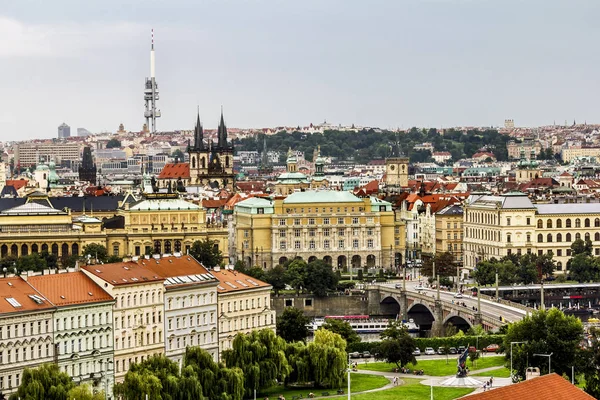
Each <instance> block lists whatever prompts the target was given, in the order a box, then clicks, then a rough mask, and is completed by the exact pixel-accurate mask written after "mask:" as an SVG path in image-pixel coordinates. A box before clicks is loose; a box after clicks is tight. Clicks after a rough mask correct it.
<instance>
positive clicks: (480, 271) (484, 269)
mask: <svg viewBox="0 0 600 400" xmlns="http://www.w3.org/2000/svg"><path fill="white" fill-rule="evenodd" d="M496 265H497V262H495V261H480V262H479V263H477V266H476V267H475V268H474V269H473V272H472V273H471V275H472V276H473V279H475V281H476V282H477V283H478V284H479V285H480V286H481V285H491V284H493V283H494V282H495V281H496V278H495V274H496Z"/></svg>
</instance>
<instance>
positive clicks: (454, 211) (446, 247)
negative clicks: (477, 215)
mask: <svg viewBox="0 0 600 400" xmlns="http://www.w3.org/2000/svg"><path fill="white" fill-rule="evenodd" d="M435 241H436V255H440V254H442V253H446V252H448V253H451V254H452V256H453V257H454V260H455V262H456V263H458V265H462V263H463V208H462V206H461V205H459V204H453V205H449V206H446V207H444V208H443V209H441V210H440V211H438V212H437V213H436V214H435Z"/></svg>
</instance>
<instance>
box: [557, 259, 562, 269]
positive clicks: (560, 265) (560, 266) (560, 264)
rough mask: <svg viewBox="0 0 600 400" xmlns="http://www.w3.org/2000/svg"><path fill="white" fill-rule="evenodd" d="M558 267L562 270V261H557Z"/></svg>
mask: <svg viewBox="0 0 600 400" xmlns="http://www.w3.org/2000/svg"><path fill="white" fill-rule="evenodd" d="M556 269H557V270H558V271H562V263H561V262H560V261H559V262H557V263H556Z"/></svg>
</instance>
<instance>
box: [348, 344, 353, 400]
mask: <svg viewBox="0 0 600 400" xmlns="http://www.w3.org/2000/svg"><path fill="white" fill-rule="evenodd" d="M351 368H352V364H351V362H350V353H348V400H350V369H351Z"/></svg>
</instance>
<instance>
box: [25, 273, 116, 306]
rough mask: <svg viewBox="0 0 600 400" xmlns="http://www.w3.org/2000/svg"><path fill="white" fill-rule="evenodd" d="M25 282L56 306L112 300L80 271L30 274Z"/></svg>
mask: <svg viewBox="0 0 600 400" xmlns="http://www.w3.org/2000/svg"><path fill="white" fill-rule="evenodd" d="M27 282H29V284H30V285H31V286H33V287H34V288H35V289H36V290H37V291H39V292H40V293H41V294H42V295H44V297H45V298H47V299H48V300H50V301H51V302H52V303H53V304H54V305H56V306H68V305H72V304H84V303H98V302H102V301H111V300H113V298H112V296H111V295H109V294H108V293H106V292H105V291H104V289H102V288H101V287H100V286H98V285H97V284H96V283H95V282H94V281H93V280H92V279H91V278H90V277H88V276H87V275H86V274H84V273H83V272H81V271H79V272H69V273H63V274H52V275H37V276H30V277H29V278H27Z"/></svg>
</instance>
